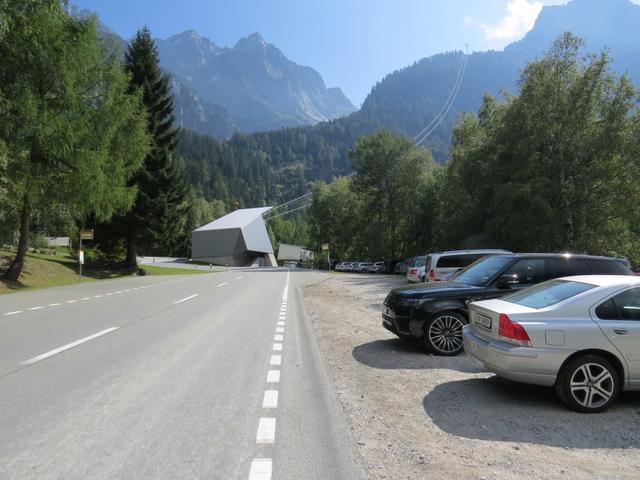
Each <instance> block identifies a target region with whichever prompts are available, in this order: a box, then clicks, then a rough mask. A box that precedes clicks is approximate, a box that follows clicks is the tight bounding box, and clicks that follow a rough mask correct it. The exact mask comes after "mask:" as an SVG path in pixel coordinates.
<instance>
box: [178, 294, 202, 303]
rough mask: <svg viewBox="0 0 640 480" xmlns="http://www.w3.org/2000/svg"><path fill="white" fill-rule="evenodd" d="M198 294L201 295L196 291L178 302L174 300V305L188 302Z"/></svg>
mask: <svg viewBox="0 0 640 480" xmlns="http://www.w3.org/2000/svg"><path fill="white" fill-rule="evenodd" d="M198 295H200V294H199V293H196V294H194V295H191V296H189V297H187V298H183V299H181V300H178V301H177V302H173V304H174V305H179V304H180V303H184V302H188V301H189V300H191V299H193V298H196V297H197V296H198Z"/></svg>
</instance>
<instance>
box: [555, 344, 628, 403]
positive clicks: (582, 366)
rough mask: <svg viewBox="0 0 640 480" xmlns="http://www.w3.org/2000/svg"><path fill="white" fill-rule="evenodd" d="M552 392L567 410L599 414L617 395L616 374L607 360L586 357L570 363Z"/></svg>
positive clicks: (618, 387) (593, 356) (565, 367)
mask: <svg viewBox="0 0 640 480" xmlns="http://www.w3.org/2000/svg"><path fill="white" fill-rule="evenodd" d="M555 388H556V393H557V394H558V397H560V400H562V402H563V403H564V404H565V405H566V406H567V407H569V408H570V409H571V410H575V411H576V412H582V413H597V412H601V411H603V410H604V409H606V408H607V407H609V405H611V404H612V403H613V402H614V401H615V400H616V397H617V396H618V393H619V392H620V379H619V376H618V372H617V370H616V369H615V367H614V366H613V365H612V364H611V362H610V361H609V360H607V359H606V358H603V357H601V356H599V355H593V354H586V355H581V356H579V357H576V358H574V359H572V360H570V361H569V362H568V363H567V364H566V365H565V366H564V367H563V368H562V370H561V371H560V375H558V379H557V380H556V386H555Z"/></svg>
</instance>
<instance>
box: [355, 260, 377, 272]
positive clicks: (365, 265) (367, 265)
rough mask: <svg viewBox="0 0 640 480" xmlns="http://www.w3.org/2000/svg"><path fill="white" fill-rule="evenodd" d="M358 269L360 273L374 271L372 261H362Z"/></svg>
mask: <svg viewBox="0 0 640 480" xmlns="http://www.w3.org/2000/svg"><path fill="white" fill-rule="evenodd" d="M358 271H359V272H361V273H373V272H374V271H375V267H374V266H373V262H362V263H361V264H360V265H359V267H358Z"/></svg>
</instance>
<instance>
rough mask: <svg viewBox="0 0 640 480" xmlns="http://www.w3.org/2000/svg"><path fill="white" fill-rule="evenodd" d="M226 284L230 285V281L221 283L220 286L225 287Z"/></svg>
mask: <svg viewBox="0 0 640 480" xmlns="http://www.w3.org/2000/svg"><path fill="white" fill-rule="evenodd" d="M225 285H228V282H224V283H221V284H220V285H218V287H224V286H225Z"/></svg>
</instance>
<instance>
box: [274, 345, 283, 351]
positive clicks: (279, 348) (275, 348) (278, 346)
mask: <svg viewBox="0 0 640 480" xmlns="http://www.w3.org/2000/svg"><path fill="white" fill-rule="evenodd" d="M273 351H274V352H281V351H282V344H281V343H274V344H273Z"/></svg>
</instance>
